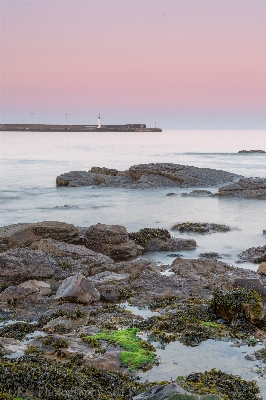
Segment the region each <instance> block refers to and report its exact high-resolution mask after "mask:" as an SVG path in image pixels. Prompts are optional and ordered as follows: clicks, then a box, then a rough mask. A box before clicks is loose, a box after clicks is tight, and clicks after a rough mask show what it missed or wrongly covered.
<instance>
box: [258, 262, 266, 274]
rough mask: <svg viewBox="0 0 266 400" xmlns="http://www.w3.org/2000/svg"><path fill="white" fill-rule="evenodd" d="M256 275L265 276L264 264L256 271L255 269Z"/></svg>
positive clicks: (265, 263)
mask: <svg viewBox="0 0 266 400" xmlns="http://www.w3.org/2000/svg"><path fill="white" fill-rule="evenodd" d="M257 273H258V274H261V275H266V262H262V263H261V264H260V265H259V267H258V269H257Z"/></svg>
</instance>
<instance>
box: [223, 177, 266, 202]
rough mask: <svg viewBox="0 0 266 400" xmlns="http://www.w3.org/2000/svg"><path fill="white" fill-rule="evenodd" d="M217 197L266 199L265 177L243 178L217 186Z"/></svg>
mask: <svg viewBox="0 0 266 400" xmlns="http://www.w3.org/2000/svg"><path fill="white" fill-rule="evenodd" d="M217 196H219V197H238V198H245V199H264V200H265V199H266V178H243V179H240V180H239V181H238V182H235V183H232V184H229V185H227V186H223V187H221V188H219V190H218V194H217Z"/></svg>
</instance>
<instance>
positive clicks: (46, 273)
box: [0, 171, 266, 400]
mask: <svg viewBox="0 0 266 400" xmlns="http://www.w3.org/2000/svg"><path fill="white" fill-rule="evenodd" d="M105 172H106V171H105ZM108 173H109V172H108ZM114 173H116V172H110V173H109V176H111V177H112V176H117V175H112V174H114ZM116 174H118V173H116ZM53 224H54V223H53ZM28 225H30V227H29V226H28ZM32 225H36V224H27V226H26V228H25V227H23V229H22V228H21V226H19V229H18V230H19V232H20V235H21V236H19V238H18V237H17V236H16V242H12V245H11V248H9V249H8V250H7V251H5V252H2V253H1V254H0V387H1V389H2V388H3V390H4V391H5V392H6V393H7V392H8V391H9V392H10V393H11V394H12V396H13V397H15V396H17V395H18V394H20V395H23V396H24V395H26V396H27V398H29V399H33V398H34V399H35V398H36V399H38V400H39V399H42V400H52V399H54V398H58V399H60V400H61V399H66V398H69V399H70V400H76V399H80V400H82V399H84V400H85V399H86V400H88V399H91V400H92V399H93V400H94V399H95V398H97V399H99V400H101V399H102V400H106V396H107V398H108V399H110V400H112V399H113V400H115V399H117V398H123V399H125V400H127V399H128V400H131V399H132V398H134V396H135V397H136V396H138V395H140V394H141V393H142V392H146V393H148V394H149V396H150V397H148V398H150V399H152V398H161V399H164V398H165V399H169V398H170V399H171V398H172V399H175V398H176V396H185V397H181V398H188V399H190V398H192V399H193V398H194V396H200V397H199V398H202V399H204V398H206V399H208V398H209V399H210V398H217V399H218V398H219V397H217V396H220V393H222V396H224V395H225V394H226V393H227V392H225V391H222V390H223V389H221V387H220V386H219V385H218V383H217V386H215V387H216V388H217V394H215V395H214V393H213V392H208V390H211V388H213V383H212V382H213V379H214V378H215V382H218V380H217V379H218V378H217V376H218V375H217V374H215V373H209V375H208V379H207V378H206V379H207V380H206V381H205V384H206V385H205V386H206V392H205V393H204V394H203V393H200V392H197V390H196V389H197V388H198V386H197V387H196V386H193V385H192V384H191V382H193V381H192V379H190V378H189V379H188V380H186V379H184V385H183V384H181V383H180V382H179V381H177V382H171V383H169V382H161V383H160V384H158V383H157V384H156V383H155V384H156V385H155V384H154V383H146V384H141V383H138V382H137V381H136V380H135V379H134V378H133V377H132V376H130V374H133V372H132V371H133V370H134V369H132V368H133V367H134V368H135V370H137V368H138V366H142V367H143V368H144V369H145V368H146V369H148V368H151V366H152V365H155V364H156V363H157V362H159V360H157V359H156V355H155V348H154V347H153V345H152V344H151V343H150V341H153V340H156V341H157V342H159V343H160V345H162V346H163V345H165V344H167V343H170V342H171V341H175V340H179V341H180V342H181V343H184V344H186V345H188V346H198V345H199V344H200V343H201V342H202V341H204V340H207V339H226V338H232V337H237V338H238V339H241V340H243V341H245V340H247V339H248V337H250V336H251V335H255V334H257V335H258V334H260V337H265V339H266V318H265V316H264V301H265V300H264V299H265V296H264V287H265V285H266V276H264V275H263V274H260V275H258V274H257V273H256V272H253V271H249V270H246V269H241V268H234V267H231V266H229V265H227V264H225V263H222V262H219V261H217V260H212V259H194V260H193V259H181V258H179V257H177V258H176V259H175V260H174V261H173V262H172V264H171V265H170V266H160V265H157V264H155V263H154V262H152V261H149V260H135V261H132V260H130V257H131V256H132V254H136V253H134V251H137V253H138V251H141V252H143V251H144V249H145V251H154V250H165V249H170V250H176V249H181V248H182V249H184V248H188V249H189V248H192V247H195V245H196V243H195V241H194V240H182V239H175V238H172V237H171V235H170V233H169V232H168V231H167V230H156V229H155V230H150V229H148V228H145V229H143V230H140V231H139V232H135V233H132V234H128V232H127V230H126V229H125V228H124V227H122V226H120V225H104V224H97V225H94V226H92V227H89V228H75V227H74V226H71V228H70V227H69V226H67V233H65V234H64V233H63V231H62V230H63V225H60V227H59V228H60V229H59V228H58V229H56V227H55V226H53V228H52V229H51V226H50V228H49V231H48V232H47V229H48V228H47V225H48V224H43V223H42V224H41V226H39V228H40V229H39V231H33V230H32ZM37 225H38V224H37ZM66 225H68V224H66ZM16 227H17V226H16ZM24 228H25V229H24ZM12 229H13V228H12ZM16 229H17V228H16ZM16 229H15V231H16ZM16 232H17V231H16ZM21 232H22V233H21ZM25 232H26V234H25ZM55 232H56V233H55ZM69 232H72V233H73V235H72V234H71V233H69ZM9 233H10V231H9ZM9 233H8V234H9ZM24 235H25V236H24ZM31 235H33V236H31ZM35 235H37V236H35ZM46 235H48V236H46ZM130 235H133V236H134V237H133V236H132V237H130ZM156 235H157V236H156ZM11 236H12V235H11ZM36 237H37V239H36ZM25 238H26V239H25ZM29 238H30V239H29ZM81 238H82V243H83V245H81V244H80V243H81ZM13 239H14V238H13V236H12V240H13ZM68 241H69V242H70V243H69V242H68ZM10 243H11V242H10ZM25 243H27V246H28V247H25V246H26V245H25ZM74 243H75V244H74ZM12 246H13V247H12ZM23 246H24V247H23ZM179 246H181V247H179ZM129 248H130V249H131V250H130V251H131V253H130V251H129V250H128V249H129ZM117 249H119V250H120V253H119V257H118V259H119V258H124V260H123V261H120V262H114V261H113V259H116V256H117V254H118V253H115V251H117ZM132 249H133V250H132ZM136 249H137V250H136ZM122 250H123V251H122ZM121 254H122V257H121ZM129 254H130V256H129ZM117 261H118V260H117ZM166 268H167V269H169V268H170V271H169V274H168V275H164V274H162V273H161V272H162V271H164V270H165V269H166ZM228 299H229V300H230V301H229V300H228ZM232 299H233V300H234V301H233V304H234V306H233V307H232ZM125 301H127V302H129V303H130V304H134V306H135V307H137V306H138V307H146V308H147V307H148V308H149V310H156V312H154V313H153V312H152V311H150V314H149V315H151V314H152V316H149V317H148V318H144V317H143V316H142V315H141V312H139V313H138V312H136V311H134V313H132V312H131V311H128V310H127V309H126V308H125V307H124V305H123V304H128V303H125ZM135 310H136V308H135ZM18 321H21V322H18ZM141 332H142V333H143V332H146V335H147V337H146V338H145V340H144V338H143V337H142V336H141V334H142V333H141ZM258 332H259V333H258ZM138 334H140V336H138ZM29 335H32V336H31V337H30V338H28V337H29ZM27 338H28V339H27ZM132 346H133V347H132ZM134 346H135V347H134ZM136 346H137V347H138V348H139V349H140V350H138V351H140V352H139V353H138V355H137V357H139V358H138V361H137V362H136V358H134V357H136V355H134V354H133V355H132V354H131V353H132V352H133V353H134V351H136ZM133 350H134V351H133ZM16 351H18V352H20V355H21V354H23V353H24V356H23V357H18V356H17V357H16ZM125 353H126V354H125ZM128 353H130V354H128ZM10 354H11V356H12V357H15V358H14V359H12V360H11V359H7V358H5V357H9V355H10ZM143 357H144V358H145V357H146V358H147V360H148V361H147V360H146V361H145V359H142V358H143ZM143 360H144V361H143ZM139 368H141V367H139ZM33 371H34V374H33ZM121 372H122V374H120V373H121ZM11 377H12V385H11V386H10V385H9V386H8V387H7V386H6V382H9V381H10V379H11ZM44 377H45V378H44ZM196 378H197V379H198V376H197V377H195V379H196ZM223 378H226V379H228V380H230V382H233V381H234V379H235V378H234V377H233V376H229V375H228V376H223ZM221 379H222V378H221ZM188 381H189V382H190V383H188ZM62 382H67V384H64V385H62ZM76 382H78V384H76ZM206 382H207V383H206ZM243 382H244V381H243V380H240V381H239V386H238V387H240V386H241V385H242V386H241V388H242V389H241V390H242V392H243V393H244V394H245V395H246V393H248V392H247V388H249V389H252V390H253V395H252V396H253V397H245V398H246V399H250V400H257V399H258V397H257V391H256V390H257V389H256V386H254V385H251V386H249V385H248V383H247V384H246V383H245V384H244V383H243ZM48 383H49V384H51V392H49V394H47V391H46V386H45V385H47V384H48ZM29 385H30V387H31V391H30V392H29V391H28V387H29ZM151 386H153V388H152V389H151V390H150V388H151ZM170 389H171V390H170ZM169 390H170V391H169ZM178 390H179V391H178ZM207 394H208V395H209V396H216V397H208V396H207ZM60 396H61V397H60ZM95 396H96V397H95ZM152 396H155V397H152ZM156 396H157V397H156ZM158 396H159V397H158ZM162 396H163V397H162ZM136 398H138V397H136ZM139 398H141V397H139ZM144 398H145V397H144ZM179 398H180V397H179ZM222 398H223V397H222ZM229 398H230V397H229ZM233 398H236V399H238V397H233ZM240 398H241V397H239V399H240ZM12 399H13V398H12Z"/></svg>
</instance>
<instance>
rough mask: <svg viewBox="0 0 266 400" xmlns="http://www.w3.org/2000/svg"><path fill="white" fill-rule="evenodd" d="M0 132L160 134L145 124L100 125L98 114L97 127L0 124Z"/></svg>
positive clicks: (157, 129) (158, 129)
mask: <svg viewBox="0 0 266 400" xmlns="http://www.w3.org/2000/svg"><path fill="white" fill-rule="evenodd" d="M0 131H31V132H162V129H161V128H156V122H155V128H147V127H146V124H124V125H121V124H120V125H102V123H101V115H100V113H99V114H98V125H49V124H1V125H0Z"/></svg>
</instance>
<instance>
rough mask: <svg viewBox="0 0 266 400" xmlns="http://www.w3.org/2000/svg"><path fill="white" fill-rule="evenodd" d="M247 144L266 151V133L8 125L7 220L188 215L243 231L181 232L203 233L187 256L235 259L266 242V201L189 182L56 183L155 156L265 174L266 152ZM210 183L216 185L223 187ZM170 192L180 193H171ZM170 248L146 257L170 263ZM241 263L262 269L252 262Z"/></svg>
mask: <svg viewBox="0 0 266 400" xmlns="http://www.w3.org/2000/svg"><path fill="white" fill-rule="evenodd" d="M243 149H246V150H250V149H262V150H266V132H263V131H254V132H250V131H206V132H203V131H166V132H162V133H154V132H145V133H143V132H142V133H140V132H133V133H125V132H124V133H123V132H120V133H108V132H90V133H84V132H78V133H76V132H74V133H70V132H67V133H62V132H60V133H57V132H47V133H39V132H38V133H37V132H1V200H0V210H1V220H0V223H1V225H3V226H4V225H8V224H14V223H18V222H37V221H43V220H57V221H65V222H69V223H73V224H74V225H78V226H89V225H92V224H95V223H98V222H101V223H106V224H121V225H124V226H125V227H126V228H127V229H128V230H129V231H135V230H138V229H140V228H144V227H162V228H166V229H170V228H171V226H173V225H174V224H175V223H177V222H185V221H195V222H211V223H222V224H227V225H229V226H231V227H233V228H236V230H233V231H231V232H228V233H216V234H211V235H204V236H202V235H196V234H194V235H188V234H179V233H177V232H173V235H174V236H178V237H193V238H195V239H196V240H197V244H198V247H197V248H196V249H195V250H191V251H183V252H179V253H181V254H183V255H184V256H185V257H190V258H191V257H193V258H194V257H198V255H199V254H200V253H203V252H210V251H212V252H217V253H221V254H222V257H223V261H226V262H229V263H231V264H233V263H234V261H235V260H236V259H237V258H236V255H237V254H238V253H239V252H241V251H243V250H246V249H247V248H249V247H252V246H259V245H263V244H265V242H266V237H265V235H262V231H263V229H266V201H265V200H247V199H218V198H184V197H181V196H180V194H181V193H182V192H184V191H186V192H187V191H189V189H178V188H177V189H173V188H171V189H156V190H155V189H149V190H130V189H122V188H118V189H113V188H97V187H95V188H93V187H80V188H68V187H60V188H56V186H55V179H56V176H57V175H60V174H61V173H64V172H68V171H71V170H72V171H73V170H80V171H82V170H86V171H87V170H89V169H90V168H91V167H93V166H105V167H109V168H117V169H119V170H125V169H127V168H129V167H130V166H131V165H134V164H139V163H149V162H154V163H156V162H172V163H178V164H185V165H194V166H197V167H209V168H216V169H223V170H226V171H230V172H234V173H237V174H241V175H244V176H260V177H265V176H266V154H238V151H239V150H243ZM207 189H208V188H207ZM210 190H211V191H212V192H216V191H217V188H210ZM169 192H175V193H176V194H177V196H171V197H169V196H166V194H167V193H169ZM168 254H169V252H162V253H150V254H147V255H144V256H142V258H144V257H146V258H147V257H148V258H152V259H154V260H156V261H159V262H162V263H167V264H169V263H171V262H172V259H171V258H170V257H168ZM241 266H244V267H245V268H247V267H249V268H250V267H251V268H253V269H256V266H254V265H252V264H241Z"/></svg>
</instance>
